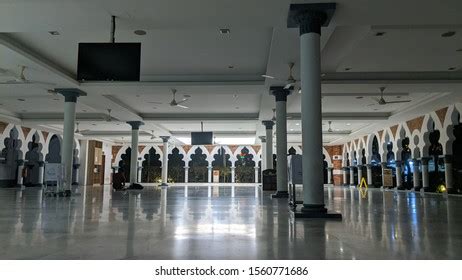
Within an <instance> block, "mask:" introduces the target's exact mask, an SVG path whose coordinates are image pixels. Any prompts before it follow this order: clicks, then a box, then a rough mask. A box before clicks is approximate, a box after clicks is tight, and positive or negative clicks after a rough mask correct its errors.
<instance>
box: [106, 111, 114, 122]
mask: <svg viewBox="0 0 462 280" xmlns="http://www.w3.org/2000/svg"><path fill="white" fill-rule="evenodd" d="M111 112H112V109H107V116H105V117H104V120H105V121H107V122H112V116H111Z"/></svg>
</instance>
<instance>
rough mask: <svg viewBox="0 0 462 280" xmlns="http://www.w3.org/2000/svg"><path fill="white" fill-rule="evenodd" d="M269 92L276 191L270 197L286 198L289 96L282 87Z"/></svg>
mask: <svg viewBox="0 0 462 280" xmlns="http://www.w3.org/2000/svg"><path fill="white" fill-rule="evenodd" d="M270 91H271V93H272V94H273V95H274V96H275V98H276V160H277V165H276V177H277V191H276V193H275V194H273V195H272V197H273V198H287V197H289V191H288V180H287V96H288V95H289V94H290V90H289V89H284V88H283V87H270ZM321 174H322V173H321ZM323 185H324V182H323Z"/></svg>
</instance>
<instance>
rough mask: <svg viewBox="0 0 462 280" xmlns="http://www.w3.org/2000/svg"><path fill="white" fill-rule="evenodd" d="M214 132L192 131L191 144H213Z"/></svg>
mask: <svg viewBox="0 0 462 280" xmlns="http://www.w3.org/2000/svg"><path fill="white" fill-rule="evenodd" d="M212 144H213V132H191V145H212Z"/></svg>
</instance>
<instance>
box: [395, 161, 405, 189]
mask: <svg viewBox="0 0 462 280" xmlns="http://www.w3.org/2000/svg"><path fill="white" fill-rule="evenodd" d="M396 188H397V189H398V190H401V189H402V188H403V179H402V177H401V161H399V160H397V161H396Z"/></svg>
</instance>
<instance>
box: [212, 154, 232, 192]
mask: <svg viewBox="0 0 462 280" xmlns="http://www.w3.org/2000/svg"><path fill="white" fill-rule="evenodd" d="M230 157H231V156H230V155H229V154H227V153H226V150H225V148H224V147H220V148H219V149H218V150H217V153H216V154H215V155H213V161H212V167H213V169H214V170H218V171H219V172H220V176H219V180H220V183H229V182H231V161H230Z"/></svg>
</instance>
